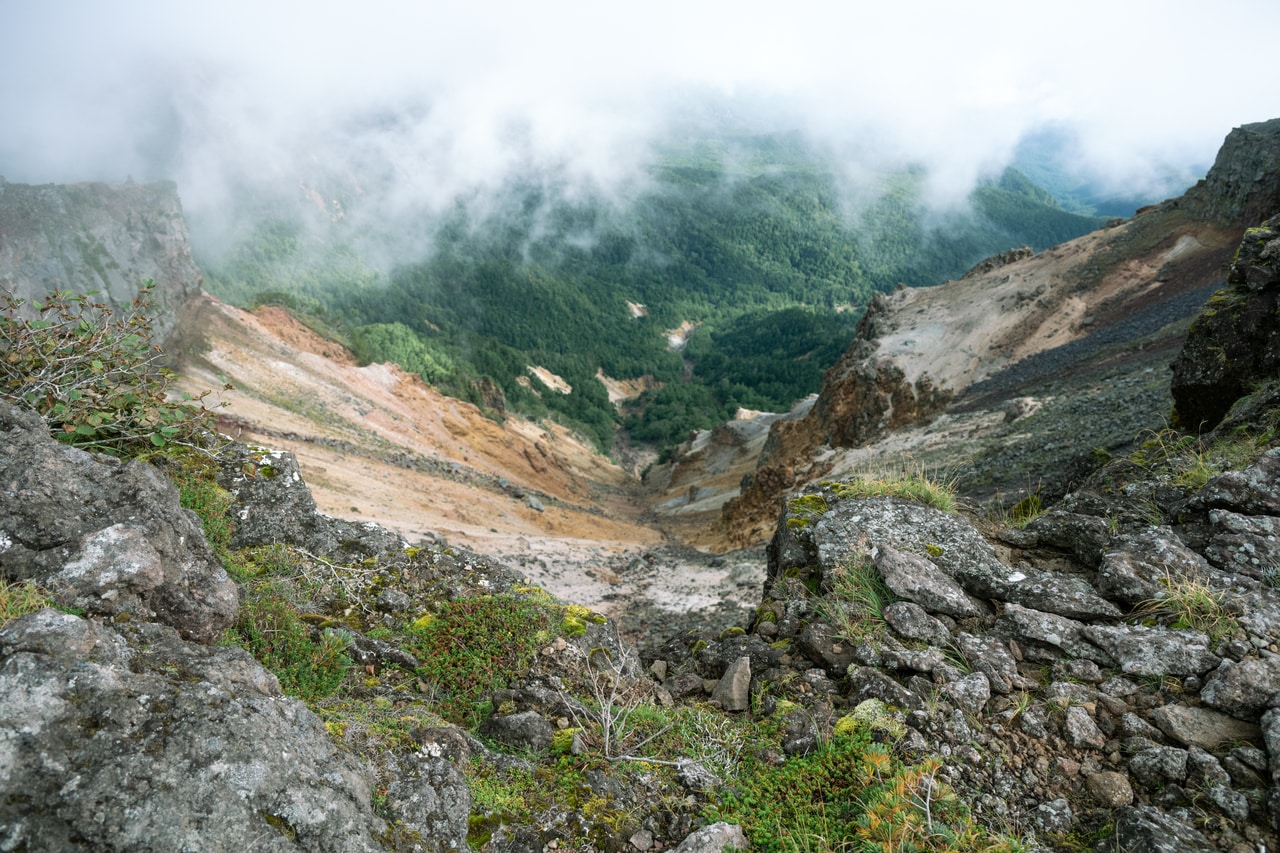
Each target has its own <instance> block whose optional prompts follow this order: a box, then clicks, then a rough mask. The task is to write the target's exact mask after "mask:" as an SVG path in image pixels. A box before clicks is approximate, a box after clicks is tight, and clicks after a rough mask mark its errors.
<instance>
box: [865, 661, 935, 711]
mask: <svg viewBox="0 0 1280 853" xmlns="http://www.w3.org/2000/svg"><path fill="white" fill-rule="evenodd" d="M866 699H879V700H880V701H881V702H883V703H885V704H886V705H891V706H893V707H895V708H903V709H906V710H915V709H916V708H919V707H920V705H921V701H920V697H919V696H917V695H915V694H914V693H912V692H911V691H910V690H908V689H907V688H905V687H903V686H902V685H901V684H899V683H898V682H896V681H894V680H893V679H892V678H890V677H889V676H887V675H885V674H884V673H882V672H880V671H879V670H877V669H873V668H871V667H869V666H859V667H850V668H849V693H848V700H849V705H850V706H857V705H858V704H860V703H861V702H862V701H864V700H866Z"/></svg>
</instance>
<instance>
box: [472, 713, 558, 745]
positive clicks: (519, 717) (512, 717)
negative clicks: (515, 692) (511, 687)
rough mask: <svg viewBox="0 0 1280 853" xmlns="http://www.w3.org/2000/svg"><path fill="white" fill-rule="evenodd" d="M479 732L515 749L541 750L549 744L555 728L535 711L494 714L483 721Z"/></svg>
mask: <svg viewBox="0 0 1280 853" xmlns="http://www.w3.org/2000/svg"><path fill="white" fill-rule="evenodd" d="M480 733H481V734H484V735H488V736H489V737H491V738H493V739H494V740H496V741H498V742H499V743H503V744H506V745H507V746H510V747H515V748H517V749H520V748H525V749H532V750H535V751H541V750H544V749H546V748H547V747H549V746H551V740H552V738H553V737H554V736H555V728H554V727H553V726H552V725H551V723H550V722H548V721H547V720H546V718H544V717H543V716H542V715H541V714H539V713H538V712H537V711H520V712H518V713H515V714H507V715H506V716H498V715H494V716H492V717H490V718H489V719H487V720H485V721H484V724H483V725H482V726H481V727H480Z"/></svg>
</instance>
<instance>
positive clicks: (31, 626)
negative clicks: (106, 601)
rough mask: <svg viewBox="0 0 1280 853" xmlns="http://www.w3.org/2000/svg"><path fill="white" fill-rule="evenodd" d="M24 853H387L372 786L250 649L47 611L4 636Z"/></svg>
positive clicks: (5, 689)
mask: <svg viewBox="0 0 1280 853" xmlns="http://www.w3.org/2000/svg"><path fill="white" fill-rule="evenodd" d="M0 825H3V826H4V827H5V828H6V830H5V842H6V845H7V846H9V847H11V848H13V849H28V850H33V851H37V850H45V851H60V850H67V849H79V848H86V849H99V850H107V849H110V850H157V851H159V850H201V849H208V848H209V845H210V841H211V840H212V839H216V840H217V846H219V847H221V848H223V849H244V850H278V851H287V850H298V849H305V850H323V851H334V853H338V851H346V850H378V849H381V848H380V846H379V845H378V844H377V842H376V841H375V840H374V837H375V836H376V835H378V834H380V833H381V832H383V831H384V829H385V826H384V824H383V823H382V821H381V820H380V819H378V818H377V816H375V815H374V813H373V809H372V804H371V797H370V791H369V784H368V781H367V780H366V778H365V777H364V775H363V773H362V771H361V770H360V769H359V768H357V767H356V766H355V764H354V763H353V762H352V760H351V759H350V758H349V757H348V756H346V755H345V754H344V753H342V752H340V751H338V750H337V749H336V748H335V747H334V745H333V743H332V741H331V740H330V739H329V736H328V734H327V733H326V731H325V728H324V725H323V724H322V723H321V722H320V720H318V719H317V718H316V717H315V715H313V714H312V713H311V712H310V711H308V710H307V708H306V706H305V705H303V704H302V703H301V702H298V701H295V700H292V699H288V698H285V697H283V696H281V695H280V693H279V688H278V685H277V682H276V678H275V676H273V675H271V674H270V673H269V672H267V671H266V670H264V669H263V668H262V667H260V666H259V665H258V664H257V663H256V662H254V661H253V660H252V659H251V658H250V657H249V656H248V655H247V654H246V653H245V652H244V651H242V650H240V649H236V648H231V647H225V646H204V645H197V644H193V643H188V642H185V641H183V640H182V639H181V638H180V637H179V636H178V634H177V633H176V632H174V631H173V630H172V629H170V628H166V627H163V626H159V625H154V624H149V623H141V622H138V623H129V624H128V625H125V626H123V627H121V628H120V629H119V630H118V631H117V630H112V629H110V628H107V627H103V626H98V625H94V624H93V623H91V622H88V621H86V620H84V619H80V618H78V617H75V616H71V615H68V614H65V613H59V612H57V611H53V610H44V611H41V612H39V613H36V614H32V615H30V616H27V617H24V618H22V619H19V620H17V621H15V622H13V623H11V624H9V625H8V626H6V627H5V628H4V629H3V630H0Z"/></svg>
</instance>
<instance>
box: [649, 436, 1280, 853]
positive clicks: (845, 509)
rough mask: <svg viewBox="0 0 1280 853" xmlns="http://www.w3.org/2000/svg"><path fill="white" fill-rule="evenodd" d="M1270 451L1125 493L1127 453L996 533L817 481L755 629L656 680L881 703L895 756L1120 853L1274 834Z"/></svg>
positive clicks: (1227, 844)
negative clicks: (745, 678)
mask: <svg viewBox="0 0 1280 853" xmlns="http://www.w3.org/2000/svg"><path fill="white" fill-rule="evenodd" d="M1277 454H1280V450H1273V451H1269V452H1267V453H1264V454H1263V455H1262V456H1261V457H1260V458H1259V459H1258V460H1257V461H1256V463H1255V464H1253V465H1252V466H1250V467H1248V468H1246V469H1244V470H1242V471H1237V472H1232V473H1228V474H1223V475H1220V476H1218V477H1216V478H1214V479H1212V480H1210V481H1209V483H1208V484H1207V485H1206V486H1205V487H1204V488H1203V489H1201V490H1199V491H1198V492H1194V493H1192V492H1188V491H1187V490H1185V489H1181V488H1170V487H1168V486H1160V485H1158V484H1156V483H1155V482H1146V483H1134V484H1131V485H1128V486H1124V487H1121V486H1119V485H1117V479H1116V478H1117V477H1118V475H1119V473H1120V471H1121V469H1122V465H1121V463H1119V462H1118V463H1116V467H1115V468H1114V469H1104V470H1103V471H1100V472H1098V473H1097V474H1095V475H1094V477H1093V478H1092V479H1091V480H1089V481H1088V483H1087V484H1086V487H1085V488H1084V489H1083V490H1081V491H1078V492H1076V493H1072V494H1071V495H1068V496H1067V498H1065V499H1064V500H1063V501H1062V502H1061V504H1060V505H1059V506H1058V507H1056V508H1055V509H1054V510H1052V511H1050V512H1048V513H1045V514H1043V515H1041V516H1040V517H1039V518H1037V519H1035V520H1033V521H1032V522H1031V523H1029V524H1027V525H1026V526H1025V528H1023V529H1006V530H1003V531H1002V532H1001V533H1000V535H999V536H998V537H997V538H994V539H993V538H990V537H989V536H984V535H982V534H980V533H979V531H978V529H977V528H976V527H975V526H974V525H973V524H972V523H971V522H970V521H968V520H966V519H965V518H964V517H962V516H959V515H955V514H950V513H946V512H942V511H940V510H938V509H935V508H933V507H930V506H924V505H921V504H917V503H913V502H910V501H907V500H903V499H901V498H897V497H875V498H851V497H845V496H844V495H847V494H849V490H847V489H845V488H844V487H843V486H842V485H841V484H839V483H830V484H824V485H822V486H814V487H811V488H810V489H808V490H807V491H806V492H805V493H803V494H801V495H798V496H795V497H793V498H791V499H789V500H788V501H787V509H786V510H784V512H783V514H782V517H781V519H780V521H779V523H778V526H777V532H776V533H775V536H774V538H773V540H772V542H771V543H770V546H769V572H768V581H767V582H766V587H765V593H764V597H763V600H762V603H761V605H760V607H759V609H758V611H757V616H756V620H755V623H754V625H753V626H752V628H751V630H750V631H749V632H748V633H746V634H745V635H742V636H736V637H723V638H717V637H710V636H707V635H706V634H705V633H704V634H701V635H694V636H690V637H686V638H681V639H678V640H675V641H672V642H671V643H669V644H668V646H667V647H665V648H664V649H662V651H661V653H662V655H663V656H664V666H669V667H670V669H669V670H664V671H667V672H668V675H667V681H666V685H667V687H668V689H672V690H675V689H677V688H678V687H679V685H680V684H681V682H680V678H681V677H682V676H681V675H680V672H681V671H686V670H692V671H693V672H696V674H697V676H698V677H699V679H701V680H702V681H703V682H704V684H705V685H706V686H705V687H703V688H700V689H707V690H710V689H711V685H718V684H719V683H720V681H717V679H723V678H725V677H727V674H728V673H730V672H731V671H732V667H733V666H734V662H735V661H738V660H740V659H741V660H749V662H750V673H751V678H752V683H751V695H752V696H754V697H756V700H755V701H757V702H758V703H762V704H763V705H764V706H768V704H769V702H770V701H771V700H770V698H769V697H770V696H772V697H773V698H775V699H776V700H777V701H779V702H781V701H782V700H784V699H785V700H788V701H792V702H796V703H799V704H801V705H802V706H804V707H805V708H807V709H810V711H809V715H808V716H807V717H806V719H807V720H809V721H810V723H809V725H810V726H812V725H814V723H813V722H812V721H813V720H814V719H831V718H835V717H839V716H840V715H841V714H842V713H846V711H844V710H843V709H849V708H853V707H854V706H856V705H858V704H859V703H861V702H864V701H866V700H868V699H874V700H878V701H880V702H883V703H884V704H885V705H886V706H888V707H889V708H891V709H896V710H893V711H892V712H891V713H892V715H893V716H894V718H895V719H896V720H898V722H899V723H901V724H902V725H903V726H904V727H905V728H904V729H903V731H905V734H904V735H903V736H902V737H901V738H899V739H898V748H899V749H900V750H907V751H910V752H912V753H913V754H914V753H918V752H927V753H933V754H936V755H940V756H942V760H943V769H942V770H941V771H940V773H941V774H942V776H943V777H944V778H945V779H946V780H947V781H948V783H949V784H951V785H953V786H954V787H956V788H958V789H960V790H962V791H964V792H966V793H967V794H968V796H969V798H970V799H971V802H973V803H974V805H975V809H976V810H977V811H978V813H979V814H982V815H984V816H985V818H986V819H988V820H992V821H996V822H1000V823H1002V824H1005V825H1008V824H1009V823H1013V824H1018V825H1022V826H1028V827H1036V828H1037V829H1038V832H1039V834H1040V836H1041V838H1040V840H1041V841H1044V842H1048V843H1050V844H1051V845H1052V842H1053V840H1054V839H1055V838H1056V839H1061V838H1065V837H1066V835H1067V834H1068V833H1071V832H1078V831H1079V830H1080V828H1081V827H1085V826H1098V825H1101V824H1103V823H1106V824H1110V825H1113V826H1114V827H1115V829H1114V833H1113V835H1112V838H1111V839H1110V840H1109V841H1108V842H1106V843H1112V842H1115V843H1118V844H1119V848H1118V849H1126V850H1128V849H1150V850H1163V849H1169V850H1172V849H1202V850H1236V849H1241V850H1242V849H1244V846H1243V845H1248V846H1250V848H1251V849H1253V848H1254V847H1256V845H1259V844H1262V845H1270V846H1274V845H1275V844H1276V834H1275V830H1276V826H1277V819H1280V793H1277V791H1278V790H1280V789H1276V788H1274V787H1273V784H1274V781H1273V780H1274V779H1280V773H1275V768H1276V767H1280V752H1277V751H1276V750H1277V749H1280V737H1276V736H1275V732H1277V731H1280V664H1278V663H1277V662H1278V661H1280V645H1278V644H1280V622H1277V621H1276V620H1277V617H1280V590H1277V589H1276V588H1274V587H1273V586H1272V585H1271V584H1272V583H1273V582H1274V576H1273V574H1266V573H1265V572H1263V571H1261V570H1259V569H1258V567H1257V566H1252V565H1251V561H1252V562H1257V563H1261V564H1265V565H1267V566H1271V565H1275V564H1276V562H1275V561H1274V559H1273V556H1275V555H1276V551H1275V548H1274V545H1273V544H1271V545H1268V544H1267V540H1266V534H1264V533H1262V531H1267V530H1272V529H1274V525H1275V524H1276V523H1280V500H1272V498H1271V497H1269V496H1274V495H1278V494H1280V464H1278V463H1277V462H1276V459H1280V456H1278V455H1277ZM1135 496H1145V497H1144V499H1145V500H1147V501H1148V503H1147V505H1146V506H1147V509H1146V511H1145V518H1139V517H1136V516H1135V515H1134V514H1133V513H1132V509H1131V505H1130V502H1131V501H1132V500H1134V499H1135ZM1153 512H1159V513H1160V514H1161V515H1162V516H1164V517H1166V518H1172V519H1176V520H1177V524H1175V525H1173V526H1170V525H1165V524H1158V523H1155V524H1153V523H1152V522H1153V521H1155V519H1153V518H1151V514H1152V513H1153ZM1245 530H1252V531H1258V533H1255V534H1254V536H1255V540H1250V541H1249V542H1248V543H1245V542H1243V541H1242V540H1241V539H1240V537H1241V535H1242V531H1245ZM1210 543H1212V545H1211V544H1210ZM1227 543H1231V544H1230V545H1228V544H1227ZM1246 544H1247V545H1248V546H1249V547H1248V548H1247V549H1245V550H1244V551H1243V553H1245V554H1247V555H1248V558H1246V559H1241V557H1240V554H1241V553H1242V551H1241V549H1242V548H1244V546H1245V545H1246ZM1255 545H1261V546H1262V547H1261V550H1257V549H1255V548H1254V546H1255ZM1268 571H1270V570H1268ZM877 601H878V602H879V603H878V604H877V603H874V602H877ZM889 602H892V603H889ZM1211 617H1212V618H1211ZM779 685H783V686H782V687H779ZM819 729H821V726H819ZM797 737H800V735H799V734H798V735H797ZM808 737H809V738H810V740H814V739H817V740H820V739H821V737H822V732H821V731H820V730H819V731H817V732H810V733H809V735H808ZM805 742H808V741H805ZM796 749H797V750H799V751H803V750H804V749H805V747H804V746H803V745H802V742H801V740H797V741H796ZM1273 774H1274V775H1273ZM1193 808H1194V809H1199V810H1201V812H1202V813H1203V812H1207V813H1209V814H1210V815H1212V817H1211V818H1210V819H1209V820H1208V821H1199V820H1196V821H1195V822H1194V824H1193V818H1192V814H1193V813H1192V811H1191V809H1193ZM1197 826H1198V827H1200V828H1199V829H1197ZM1206 826H1207V827H1210V829H1209V830H1205V829H1204V827H1206ZM1107 849H1111V848H1107Z"/></svg>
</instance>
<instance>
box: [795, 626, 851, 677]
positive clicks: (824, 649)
mask: <svg viewBox="0 0 1280 853" xmlns="http://www.w3.org/2000/svg"><path fill="white" fill-rule="evenodd" d="M795 642H796V647H797V648H799V649H800V651H801V652H803V653H804V655H805V657H807V658H809V660H811V661H813V662H814V663H816V664H818V665H819V666H823V667H826V668H827V670H828V671H830V672H833V673H835V674H837V675H839V674H840V673H843V672H844V671H845V670H846V669H848V667H849V664H851V663H853V660H854V646H853V644H852V643H849V642H845V641H842V640H841V638H839V637H837V636H836V635H835V631H834V629H833V628H832V627H831V626H830V625H828V624H827V623H825V622H811V623H810V624H809V625H807V626H806V627H805V629H804V630H803V631H801V632H800V634H799V636H797V637H796V641H795Z"/></svg>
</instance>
